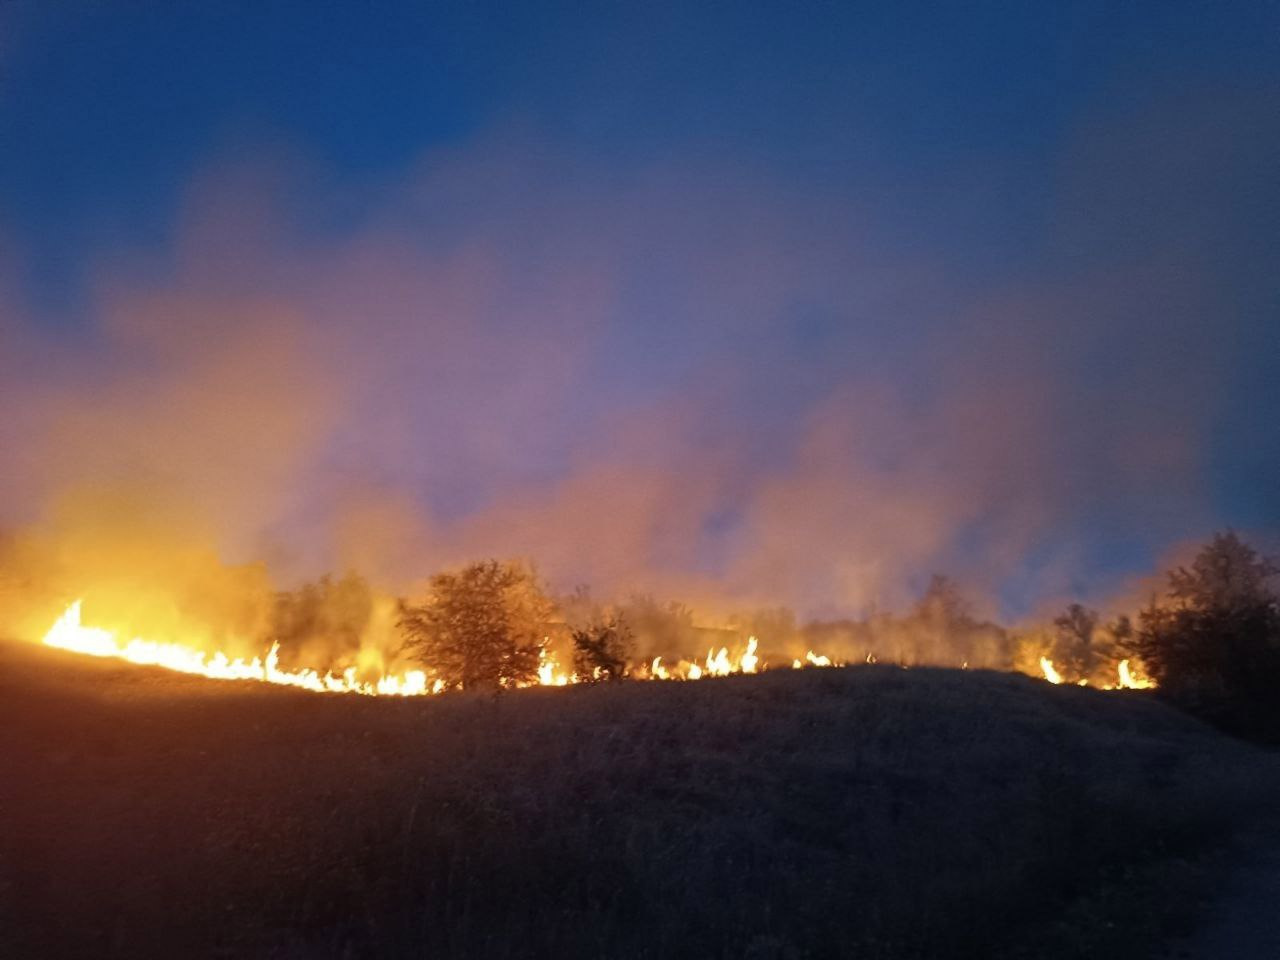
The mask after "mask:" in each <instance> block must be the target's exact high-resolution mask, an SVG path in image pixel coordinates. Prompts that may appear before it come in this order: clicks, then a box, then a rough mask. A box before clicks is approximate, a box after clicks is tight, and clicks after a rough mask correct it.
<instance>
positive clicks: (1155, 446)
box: [0, 100, 1276, 616]
mask: <svg viewBox="0 0 1280 960" xmlns="http://www.w3.org/2000/svg"><path fill="white" fill-rule="evenodd" d="M1230 103H1231V106H1232V108H1233V109H1235V110H1237V111H1240V112H1243V113H1244V114H1245V115H1246V116H1247V117H1251V118H1253V119H1254V120H1256V121H1257V123H1256V124H1254V125H1253V126H1252V127H1251V126H1249V124H1246V123H1244V122H1243V121H1242V120H1241V118H1240V117H1237V118H1236V120H1235V121H1233V122H1232V124H1231V125H1230V126H1229V128H1226V129H1218V130H1217V132H1218V135H1219V138H1221V137H1233V136H1234V135H1235V132H1236V131H1237V130H1241V129H1247V130H1250V131H1251V132H1250V133H1249V136H1250V137H1251V138H1254V139H1255V140H1257V141H1258V143H1255V144H1253V146H1250V144H1249V143H1240V144H1238V145H1237V146H1238V148H1239V149H1231V148H1229V147H1224V146H1222V144H1221V139H1219V140H1217V141H1212V140H1211V141H1210V142H1209V144H1208V145H1206V142H1205V139H1204V138H1203V137H1200V136H1199V135H1197V134H1196V131H1197V130H1199V129H1200V128H1201V127H1200V125H1202V124H1206V123H1210V121H1211V118H1212V116H1213V115H1214V114H1215V111H1217V110H1219V109H1220V104H1219V103H1217V102H1215V103H1211V104H1208V105H1206V106H1205V107H1204V109H1203V110H1202V111H1201V112H1200V113H1195V112H1192V113H1190V114H1188V113H1185V112H1184V113H1181V114H1179V120H1178V131H1177V132H1170V131H1169V130H1168V129H1167V127H1166V125H1165V124H1166V123H1167V121H1168V119H1169V117H1168V114H1167V113H1164V112H1162V110H1163V108H1162V107H1159V106H1157V107H1152V108H1149V109H1148V108H1143V110H1142V119H1143V120H1144V122H1145V124H1146V126H1145V127H1144V126H1143V124H1138V125H1136V126H1134V125H1132V124H1130V123H1129V122H1128V119H1129V118H1126V117H1117V118H1115V119H1114V122H1113V125H1112V126H1111V127H1107V126H1106V125H1103V126H1102V127H1098V128H1087V129H1082V130H1081V131H1080V133H1079V135H1078V137H1076V138H1075V139H1074V140H1073V142H1072V143H1071V144H1070V145H1069V146H1068V147H1067V148H1066V149H1064V151H1063V158H1062V166H1061V175H1062V184H1061V186H1060V189H1059V190H1058V191H1057V192H1056V194H1055V208H1054V211H1053V216H1052V218H1051V219H1052V220H1053V221H1054V222H1053V224H1051V225H1050V226H1047V227H1046V229H1045V233H1044V237H1043V238H1042V240H1041V242H1040V243H1039V244H1038V246H1037V249H1035V250H1033V251H1030V252H1029V253H1028V260H1029V265H1028V264H1023V265H1021V266H1020V267H1015V268H1011V269H1010V270H1008V271H1005V272H1003V273H992V272H991V271H990V270H986V271H984V270H981V269H980V270H977V271H976V273H975V272H974V267H973V263H972V262H971V261H970V262H966V263H964V264H955V263H952V262H950V261H949V259H948V257H947V255H946V249H945V248H944V247H943V246H942V245H939V244H933V243H930V242H929V241H928V239H927V238H925V239H923V240H920V241H919V242H911V241H908V240H904V238H902V237H901V236H900V234H899V233H897V232H895V231H894V230H893V229H892V228H891V227H892V220H893V209H892V204H888V205H886V204H883V203H880V204H877V203H876V202H874V201H871V200H850V199H849V197H848V196H847V195H844V194H837V193H833V192H831V191H829V190H827V189H824V188H823V187H822V185H821V184H817V185H800V184H797V183H795V182H794V181H792V180H790V179H789V178H787V177H786V176H785V175H782V174H778V173H767V172H760V171H752V170H749V169H745V168H743V167H742V166H739V165H736V164H734V163H733V162H731V161H725V162H723V163H719V164H711V163H707V164H704V165H701V166H695V167H693V168H674V167H661V166H651V167H648V168H644V169H633V170H631V172H629V173H627V174H625V175H618V176H615V177H607V176H604V175H602V174H600V173H599V172H598V170H597V168H596V167H594V166H593V165H591V164H589V163H587V162H586V161H585V160H584V159H583V158H582V157H578V156H575V155H573V153H572V152H569V151H558V150H556V149H555V148H553V147H550V146H548V145H547V144H546V143H544V142H541V141H539V140H538V139H537V138H536V137H533V136H530V135H529V134H528V133H521V134H512V135H506V136H502V135H493V136H491V137H488V138H484V139H482V140H480V141H478V142H476V143H473V144H471V145H469V146H465V147H459V148H457V149H455V150H453V151H449V152H444V153H432V154H429V155H427V156H426V157H424V158H423V159H422V161H421V163H420V165H419V166H418V167H417V168H416V169H414V170H412V171H410V172H408V173H407V174H406V175H405V176H404V177H403V178H402V181H401V182H400V184H399V185H398V186H397V187H396V188H394V189H381V190H379V191H377V192H376V193H375V194H368V195H355V196H352V195H350V194H349V193H348V192H347V191H346V190H345V189H343V188H340V187H339V186H337V185H335V184H332V183H325V182H324V179H323V177H320V176H316V175H311V174H307V173H305V172H303V173H299V172H298V168H299V167H303V168H305V164H297V163H295V162H294V159H293V157H292V156H291V155H287V154H286V155H283V156H276V157H275V158H274V159H272V160H268V161H266V162H264V163H262V164H261V165H259V166H253V165H249V166H245V165H231V164H220V163H213V164H211V165H210V169H209V171H208V172H207V174H206V175H205V176H203V177H202V178H200V180H199V181H198V182H196V183H194V184H192V185H191V186H190V188H189V190H188V193H187V198H188V199H187V202H186V203H185V205H184V207H183V210H182V211H181V215H180V216H179V217H178V218H177V220H176V224H175V227H174V231H173V235H172V237H171V239H170V241H169V242H168V243H166V244H165V245H164V246H163V247H162V248H160V249H143V248H139V249H135V250H126V251H122V252H121V253H120V254H118V255H117V256H115V257H113V258H111V259H109V260H107V261H104V262H101V263H99V264H98V265H97V267H96V270H95V276H96V278H97V279H96V282H95V285H94V297H93V306H92V308H91V309H90V310H89V316H88V317H87V318H86V319H84V320H83V321H82V322H81V323H79V324H78V325H75V326H73V327H72V328H70V329H59V330H57V331H50V330H49V329H48V328H47V327H45V328H41V329H39V330H38V329H37V328H36V327H35V326H34V325H32V324H30V323H28V322H27V321H26V320H24V318H23V317H22V316H21V313H22V311H21V310H20V309H19V307H18V306H17V305H16V304H17V303H18V302H19V301H18V297H17V295H16V292H15V291H14V285H13V284H12V283H11V284H9V285H8V289H7V296H5V297H4V298H3V299H0V302H3V303H5V304H8V306H6V307H5V310H4V318H3V324H0V338H3V339H2V340H0V343H2V344H3V359H2V364H3V366H2V368H0V373H2V374H3V380H2V383H3V386H0V404H3V409H4V410H5V411H6V414H5V416H4V418H3V425H2V426H0V430H2V431H3V432H2V433H0V441H2V442H3V448H4V451H5V460H4V469H3V471H2V472H0V510H3V514H2V518H3V522H4V523H5V524H6V525H7V526H8V527H9V528H10V529H11V530H15V531H24V532H23V533H22V534H21V537H22V538H23V539H24V541H26V540H36V541H41V540H42V542H45V543H51V542H56V543H80V542H81V541H87V542H92V543H95V544H96V543H97V542H98V541H97V539H96V534H93V533H84V532H83V531H82V530H79V529H77V528H76V521H75V518H76V517H83V516H94V515H97V514H95V513H94V510H97V511H99V512H101V511H103V510H105V511H107V513H108V515H110V516H111V517H115V518H119V517H128V518H131V522H130V523H129V524H127V525H126V526H127V530H125V531H122V532H121V538H122V542H128V541H129V540H130V538H133V539H134V540H137V539H139V538H141V539H145V540H147V541H148V542H151V541H156V542H160V543H168V542H170V541H175V540H176V541H180V542H182V543H186V544H199V545H200V548H201V549H204V550H207V551H208V552H209V554H210V555H214V556H218V557H221V558H223V559H225V560H227V561H230V562H237V563H240V562H253V563H259V564H263V565H265V567H266V568H269V569H270V570H271V571H272V575H273V576H275V577H276V578H279V579H283V580H289V579H290V578H297V577H301V576H309V575H315V574H317V573H320V572H323V571H325V570H330V569H333V570H341V569H344V568H349V567H351V568H356V569H359V570H361V571H363V572H365V573H366V574H367V575H369V576H370V577H371V578H373V579H374V580H375V581H377V582H379V583H381V584H385V585H386V586H387V587H388V588H391V589H395V590H400V589H409V588H412V586H413V585H414V584H415V583H416V582H417V581H419V580H420V579H421V578H422V577H423V576H425V575H427V574H429V573H430V572H432V571H433V570H435V569H438V568H439V567H441V566H445V565H451V564H456V563H459V562H463V561H466V560H469V559H474V558H477V557H482V556H488V555H500V556H507V555H522V556H528V557H531V558H533V559H534V560H535V561H536V562H537V563H538V564H539V567H540V569H541V572H542V573H543V575H544V576H546V577H547V578H549V579H550V580H551V581H552V582H553V583H554V584H556V585H557V586H559V587H562V588H569V587H572V586H573V585H574V584H576V583H590V584H592V586H593V587H594V588H595V589H596V590H597V591H599V592H602V593H610V592H617V593H625V592H629V591H650V592H654V593H658V594H661V595H673V594H674V595H680V596H682V597H685V598H687V599H689V600H691V601H693V602H695V603H703V604H707V605H708V606H709V607H710V608H712V609H716V608H719V609H722V610H725V611H727V610H730V609H733V608H747V607H759V606H764V605H767V604H774V603H785V604H789V605H791V606H793V607H795V608H796V609H798V610H799V611H801V612H802V613H805V614H821V615H832V616H834V615H844V614H855V613H860V612H866V611H868V610H871V609H884V608H889V607H895V606H901V605H902V604H904V603H905V602H907V601H908V599H909V598H910V597H912V596H913V595H915V594H916V593H918V591H919V589H920V587H921V586H922V585H923V583H924V582H925V580H926V579H927V577H928V575H929V574H930V573H931V572H933V571H935V570H940V569H942V570H952V571H955V572H957V573H958V574H959V575H960V576H961V579H962V580H963V581H964V582H966V583H967V584H969V585H970V586H972V587H975V588H977V589H978V590H979V591H981V592H982V593H983V594H984V595H986V596H988V597H990V598H992V599H991V600H990V601H989V602H988V609H990V608H991V607H992V606H993V605H995V604H998V603H1000V602H1003V603H1005V604H1006V605H1009V604H1012V605H1013V607H1014V608H1015V609H1018V608H1021V609H1025V608H1026V607H1027V606H1028V605H1030V604H1032V603H1034V602H1036V601H1037V600H1045V599H1046V598H1053V597H1056V596H1062V595H1067V594H1069V593H1072V592H1077V593H1078V592H1082V591H1083V592H1085V593H1088V592H1090V591H1093V592H1094V593H1095V594H1096V593H1099V592H1101V591H1102V590H1103V589H1104V588H1103V587H1101V586H1100V585H1099V583H1098V582H1097V581H1096V580H1090V579H1089V575H1090V574H1089V572H1090V571H1097V570H1098V569H1099V566H1100V557H1101V558H1102V560H1101V563H1102V566H1103V567H1105V564H1106V563H1107V562H1121V563H1123V562H1130V564H1131V566H1132V564H1133V563H1137V564H1139V565H1141V563H1142V562H1143V560H1144V559H1149V556H1150V554H1151V553H1152V552H1153V551H1157V550H1159V549H1161V548H1163V547H1164V546H1165V545H1167V544H1170V543H1173V542H1176V541H1178V540H1180V539H1182V538H1186V537H1194V536H1197V535H1200V534H1201V533H1203V532H1204V531H1206V530H1207V529H1209V528H1210V527H1211V526H1212V525H1214V524H1217V523H1222V522H1230V521H1231V519H1232V518H1231V517H1227V516H1223V515H1222V513H1221V510H1220V508H1219V505H1218V504H1217V503H1215V497H1214V490H1213V487H1212V480H1213V471H1212V469H1211V467H1212V463H1211V461H1212V458H1213V457H1214V456H1215V455H1220V454H1221V452H1222V451H1221V450H1220V449H1218V448H1217V447H1215V445H1214V437H1215V432H1216V431H1219V430H1220V429H1222V428H1223V426H1222V425H1223V424H1224V422H1228V421H1232V418H1233V417H1234V416H1235V414H1236V411H1237V408H1238V406H1239V399H1240V398H1239V397H1237V396H1235V395H1234V394H1233V388H1232V386H1231V385H1230V384H1229V383H1228V381H1229V380H1230V379H1231V377H1229V376H1228V373H1227V371H1229V370H1235V369H1243V370H1244V373H1242V374H1241V376H1243V377H1245V378H1246V379H1247V380H1250V381H1254V380H1260V379H1263V375H1264V373H1270V374H1274V373H1275V369H1274V366H1275V361H1274V358H1273V359H1272V360H1270V361H1268V360H1266V359H1265V357H1262V356H1261V354H1260V353H1259V350H1260V348H1261V347H1262V346H1263V343H1262V335H1261V332H1260V329H1259V328H1258V327H1257V325H1256V324H1255V322H1254V320H1253V319H1252V318H1253V316H1254V314H1253V313H1252V312H1251V311H1252V310H1253V308H1254V306H1256V304H1258V303H1260V302H1262V301H1263V300H1264V298H1265V295H1266V294H1267V292H1268V291H1270V292H1271V293H1274V292H1275V283H1274V278H1270V277H1264V276H1262V273H1261V272H1260V271H1259V269H1257V267H1258V263H1260V261H1258V262H1256V263H1254V266H1252V267H1251V266H1250V265H1249V264H1248V263H1243V262H1241V261H1240V259H1238V258H1235V257H1229V256H1226V255H1225V254H1224V255H1223V256H1222V257H1219V258H1213V257H1209V258H1206V257H1205V256H1204V252H1205V250H1204V245H1205V244H1210V243H1212V244H1217V245H1219V248H1225V249H1235V248H1239V247H1240V245H1241V244H1245V245H1247V244H1248V243H1250V242H1253V241H1261V240H1264V239H1266V237H1269V236H1270V237H1272V238H1273V233H1274V231H1271V233H1266V232H1265V231H1267V230H1268V229H1270V228H1268V227H1267V226H1266V223H1265V222H1264V220H1263V219H1262V218H1261V217H1260V216H1258V215H1257V211H1255V210H1253V209H1235V208H1233V207H1232V205H1231V204H1230V203H1226V202H1222V199H1221V198H1220V197H1219V196H1218V194H1217V193H1216V192H1215V190H1216V187H1215V186H1214V182H1215V181H1214V178H1215V177H1218V176H1227V175H1230V176H1237V177H1245V178H1249V177H1252V178H1255V179H1257V178H1258V177H1260V176H1261V167H1259V166H1258V163H1259V162H1260V161H1258V160H1257V159H1256V158H1257V156H1258V152H1259V151H1258V149H1255V148H1258V147H1259V146H1260V148H1261V149H1262V150H1263V151H1265V150H1268V149H1273V148H1274V147H1275V143H1276V137H1275V131H1276V124H1275V122H1274V118H1273V119H1272V120H1271V121H1270V122H1269V125H1268V121H1267V120H1266V118H1265V116H1264V111H1263V110H1261V109H1259V105H1258V103H1257V102H1256V101H1245V102H1237V101H1235V100H1231V101H1230ZM1210 126H1212V125H1211V123H1210ZM1120 130H1123V131H1124V134H1123V136H1122V135H1121V134H1120V133H1119V132H1118V131H1120ZM1259 131H1261V132H1259ZM1231 143H1236V141H1234V140H1232V141H1231ZM1152 149H1158V151H1159V155H1160V156H1161V157H1162V158H1163V160H1162V161H1161V165H1160V168H1159V169H1158V170H1157V171H1156V174H1157V175H1155V176H1152V177H1149V176H1147V172H1146V170H1145V169H1144V168H1143V162H1142V159H1141V158H1144V157H1146V156H1148V155H1149V152H1150V150H1152ZM1170 156H1176V157H1178V158H1180V162H1174V161H1172V160H1170V159H1169V157H1170ZM1188 171H1189V172H1188ZM1260 189H1261V187H1260ZM1273 193H1274V190H1271V192H1270V193H1268V194H1266V195H1267V196H1270V195H1271V194H1273ZM1272 222H1274V221H1272ZM1273 239H1274V238H1273ZM1184 241H1185V242H1184ZM1193 265H1194V266H1193ZM1232 318H1239V319H1232ZM1246 355H1248V356H1246ZM1242 357H1243V358H1244V361H1243V365H1242ZM1262 367H1266V369H1265V371H1264V370H1262ZM86 504H90V505H96V506H94V507H93V508H87V507H86ZM104 504H107V505H113V506H105V507H104V506H103V505H104ZM86 522H88V521H86ZM90 527H91V528H93V527H94V525H93V524H92V523H91V524H90ZM95 529H96V528H95ZM99 532H100V531H99ZM85 549H86V550H87V551H88V552H89V553H90V554H93V555H95V556H96V550H97V547H96V546H95V547H94V549H92V550H89V549H88V548H87V547H86V548H85ZM54 552H55V553H56V552H57V551H56V550H55V551H54ZM72 552H74V550H73V551H72ZM1112 554H1117V555H1119V556H1121V557H1122V558H1123V559H1122V561H1112V560H1111V559H1110V558H1111V555H1112ZM142 566H143V567H144V568H146V569H149V568H147V565H146V564H143V565H142ZM1104 572H1105V573H1107V574H1108V575H1109V574H1110V573H1111V572H1113V571H1110V570H1104ZM245 615H246V616H249V614H245Z"/></svg>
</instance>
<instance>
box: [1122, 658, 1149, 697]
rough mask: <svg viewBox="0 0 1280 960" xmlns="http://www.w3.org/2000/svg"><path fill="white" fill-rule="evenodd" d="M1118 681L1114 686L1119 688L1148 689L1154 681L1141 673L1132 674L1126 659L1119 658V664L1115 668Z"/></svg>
mask: <svg viewBox="0 0 1280 960" xmlns="http://www.w3.org/2000/svg"><path fill="white" fill-rule="evenodd" d="M1116 673H1117V676H1118V682H1117V683H1116V687H1117V688H1118V689H1120V690H1149V689H1151V688H1152V687H1154V686H1155V685H1156V684H1155V681H1154V680H1152V679H1151V678H1150V677H1147V676H1145V675H1143V674H1134V672H1133V671H1132V670H1131V669H1130V668H1129V661H1128V660H1121V661H1120V666H1118V667H1117V668H1116Z"/></svg>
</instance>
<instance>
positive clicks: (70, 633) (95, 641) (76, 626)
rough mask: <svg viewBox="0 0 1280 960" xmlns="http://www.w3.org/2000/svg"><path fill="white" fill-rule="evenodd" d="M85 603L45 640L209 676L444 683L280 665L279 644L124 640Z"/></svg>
mask: <svg viewBox="0 0 1280 960" xmlns="http://www.w3.org/2000/svg"><path fill="white" fill-rule="evenodd" d="M80 607H81V601H79V600H77V601H76V602H75V603H73V604H71V606H69V607H68V608H67V610H66V612H65V613H64V614H63V615H62V616H61V617H59V618H58V620H57V622H56V623H55V624H54V625H53V626H52V627H50V628H49V632H48V633H46V634H45V636H44V641H43V642H44V644H45V646H48V647H56V648H57V649H59V650H69V651H71V652H72V653H82V654H87V655H88V656H91V657H113V658H116V659H119V660H125V661H128V662H129V663H136V664H139V665H142V666H153V667H164V668H165V669H166V670H176V671H177V672H179V673H191V674H196V675H197V676H201V677H207V678H208V679H210V680H259V681H262V682H264V683H275V684H280V685H281V686H286V687H298V688H300V689H303V690H312V691H314V692H316V693H360V694H364V695H366V696H399V697H415V696H421V695H423V694H426V693H436V692H438V691H439V689H440V684H439V681H436V682H435V683H434V684H431V683H428V680H427V675H426V672H425V671H422V670H409V671H406V672H405V673H402V674H389V675H387V676H385V677H382V678H381V679H379V680H377V681H376V682H372V683H370V682H366V681H362V680H358V679H357V678H356V670H355V668H354V667H352V668H350V669H349V670H346V671H344V672H343V673H342V674H340V675H337V676H335V675H334V674H332V673H324V674H321V673H320V672H319V671H316V670H307V669H302V670H281V669H280V667H279V662H280V645H279V644H272V646H271V650H270V651H269V652H268V653H267V655H266V657H265V658H259V657H254V658H252V659H251V660H244V659H242V658H239V657H237V658H234V659H233V658H231V657H228V656H227V655H226V654H225V653H222V652H218V653H214V654H212V655H210V654H208V653H206V652H205V651H203V650H197V649H194V648H193V647H188V646H184V645H182V644H179V643H161V642H157V641H154V640H144V639H142V638H141V637H134V638H132V639H130V640H127V641H122V640H121V639H120V637H119V636H117V634H116V633H115V632H114V631H111V630H105V629H103V628H101V627H86V626H85V625H84V624H83V623H82V622H81V620H80Z"/></svg>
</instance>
